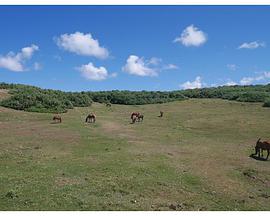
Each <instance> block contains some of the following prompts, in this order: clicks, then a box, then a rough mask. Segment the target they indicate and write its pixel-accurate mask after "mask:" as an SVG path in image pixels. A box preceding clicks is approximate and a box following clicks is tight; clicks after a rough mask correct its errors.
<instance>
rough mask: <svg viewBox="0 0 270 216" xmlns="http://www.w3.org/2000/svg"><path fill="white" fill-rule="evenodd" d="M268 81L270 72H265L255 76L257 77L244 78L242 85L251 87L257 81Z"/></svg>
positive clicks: (241, 81)
mask: <svg viewBox="0 0 270 216" xmlns="http://www.w3.org/2000/svg"><path fill="white" fill-rule="evenodd" d="M266 79H270V71H264V72H262V73H260V75H258V76H255V77H243V78H242V79H241V80H240V84H241V85H250V84H252V83H254V82H256V81H262V80H266Z"/></svg>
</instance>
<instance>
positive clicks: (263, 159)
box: [249, 154, 267, 161]
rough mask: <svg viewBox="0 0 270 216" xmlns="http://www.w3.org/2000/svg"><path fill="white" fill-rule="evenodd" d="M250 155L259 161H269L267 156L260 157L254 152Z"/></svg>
mask: <svg viewBox="0 0 270 216" xmlns="http://www.w3.org/2000/svg"><path fill="white" fill-rule="evenodd" d="M249 157H251V158H253V159H255V160H258V161H267V160H266V159H265V158H261V157H258V156H256V155H254V154H251V155H249Z"/></svg>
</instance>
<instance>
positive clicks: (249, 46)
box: [238, 41, 265, 49]
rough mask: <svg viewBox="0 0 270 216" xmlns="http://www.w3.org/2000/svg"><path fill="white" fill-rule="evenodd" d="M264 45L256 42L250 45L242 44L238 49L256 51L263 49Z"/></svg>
mask: <svg viewBox="0 0 270 216" xmlns="http://www.w3.org/2000/svg"><path fill="white" fill-rule="evenodd" d="M264 46H265V43H264V42H258V41H253V42H250V43H243V44H241V45H240V46H239V47H238V49H256V48H259V47H264Z"/></svg>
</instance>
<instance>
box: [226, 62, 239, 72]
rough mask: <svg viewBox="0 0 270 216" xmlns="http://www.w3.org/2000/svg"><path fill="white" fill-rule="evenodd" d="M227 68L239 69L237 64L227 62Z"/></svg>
mask: <svg viewBox="0 0 270 216" xmlns="http://www.w3.org/2000/svg"><path fill="white" fill-rule="evenodd" d="M227 68H228V69H229V70H231V71H235V70H236V69H237V66H236V65H235V64H227Z"/></svg>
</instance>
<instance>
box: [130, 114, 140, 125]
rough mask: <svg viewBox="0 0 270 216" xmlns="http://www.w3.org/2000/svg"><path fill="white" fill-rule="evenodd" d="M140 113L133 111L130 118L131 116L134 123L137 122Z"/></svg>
mask: <svg viewBox="0 0 270 216" xmlns="http://www.w3.org/2000/svg"><path fill="white" fill-rule="evenodd" d="M139 115H140V113H139V112H133V113H131V116H130V118H131V121H132V123H135V122H136V120H137V119H138V116H139Z"/></svg>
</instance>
